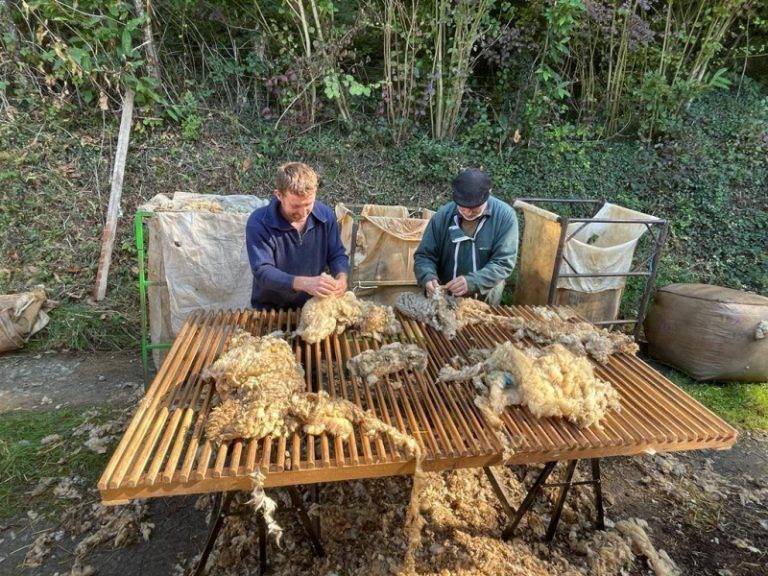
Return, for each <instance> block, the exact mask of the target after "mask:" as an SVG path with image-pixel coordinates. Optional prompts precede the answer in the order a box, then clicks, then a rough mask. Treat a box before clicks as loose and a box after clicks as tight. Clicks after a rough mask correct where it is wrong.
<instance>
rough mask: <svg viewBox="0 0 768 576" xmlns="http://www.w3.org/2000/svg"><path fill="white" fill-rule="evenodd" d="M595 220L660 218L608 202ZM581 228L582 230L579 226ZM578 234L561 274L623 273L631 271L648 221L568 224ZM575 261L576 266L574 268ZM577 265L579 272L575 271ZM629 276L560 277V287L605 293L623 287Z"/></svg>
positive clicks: (567, 247) (566, 251) (567, 250)
mask: <svg viewBox="0 0 768 576" xmlns="http://www.w3.org/2000/svg"><path fill="white" fill-rule="evenodd" d="M593 218H595V219H613V220H616V219H621V220H656V218H655V217H653V216H649V215H648V214H643V213H642V212H637V211H635V210H630V209H629V208H624V207H622V206H617V205H616V204H609V203H606V204H604V205H603V207H602V208H601V209H600V210H599V211H598V212H597V214H595V215H594V216H593ZM579 228H581V229H579ZM576 230H578V232H576V234H575V235H574V236H573V238H571V239H570V240H568V241H567V242H566V243H565V246H564V247H563V262H562V264H561V265H560V273H561V274H573V273H574V272H578V273H580V274H623V273H625V272H629V270H630V268H631V266H632V257H633V256H634V253H635V247H636V246H637V242H638V241H639V240H640V238H641V237H642V235H643V234H644V233H645V232H646V231H647V228H646V226H645V225H644V224H624V223H622V224H611V223H590V224H587V225H586V226H584V223H583V222H574V223H571V224H569V225H568V233H567V234H568V236H566V237H569V236H570V235H571V234H573V233H574V232H575V231H576ZM569 263H570V264H572V265H573V267H571V265H569ZM574 268H575V271H574ZM625 283H626V277H622V276H616V277H608V278H595V277H591V278H560V279H558V283H557V287H558V288H567V289H569V290H577V291H579V292H601V291H603V290H611V289H615V288H623V287H624V284H625Z"/></svg>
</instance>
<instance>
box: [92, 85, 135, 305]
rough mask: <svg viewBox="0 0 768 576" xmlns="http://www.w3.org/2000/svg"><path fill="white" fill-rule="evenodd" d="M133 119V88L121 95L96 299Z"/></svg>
mask: <svg viewBox="0 0 768 576" xmlns="http://www.w3.org/2000/svg"><path fill="white" fill-rule="evenodd" d="M132 120H133V90H131V89H128V90H127V91H126V93H125V96H124V97H123V114H122V116H121V118H120V133H119V134H118V137H117V149H116V150H115V162H114V164H113V165H112V187H111V190H110V193H109V208H108V209H107V220H106V223H105V224H104V234H103V235H102V238H101V257H100V258H99V269H98V271H97V272H96V286H95V287H94V291H93V297H94V299H95V300H96V301H99V300H103V299H104V296H105V294H106V293H107V275H108V274H109V266H110V264H111V262H112V247H113V246H114V245H115V233H116V231H117V217H118V214H119V212H120V197H121V196H122V194H123V177H124V176H125V159H126V157H127V156H128V141H129V140H130V138H131V122H132Z"/></svg>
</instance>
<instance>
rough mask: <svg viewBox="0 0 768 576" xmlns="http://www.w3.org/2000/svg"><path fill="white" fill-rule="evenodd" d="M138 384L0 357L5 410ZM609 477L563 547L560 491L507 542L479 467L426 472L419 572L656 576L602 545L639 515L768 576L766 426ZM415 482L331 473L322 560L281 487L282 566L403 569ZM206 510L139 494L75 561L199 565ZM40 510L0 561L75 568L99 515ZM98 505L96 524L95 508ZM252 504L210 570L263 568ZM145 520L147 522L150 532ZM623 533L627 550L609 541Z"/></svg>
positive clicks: (567, 528)
mask: <svg viewBox="0 0 768 576" xmlns="http://www.w3.org/2000/svg"><path fill="white" fill-rule="evenodd" d="M141 383H142V370H141V364H140V362H139V361H138V358H137V356H136V355H135V354H134V353H112V354H91V355H70V354H50V355H49V354H43V355H41V356H34V357H33V356H27V355H16V356H8V357H2V358H0V412H7V411H11V410H45V409H55V407H57V406H83V407H86V406H100V405H101V406H104V405H108V406H110V407H112V408H116V407H122V406H125V407H128V406H129V405H130V404H131V403H133V402H134V400H133V398H135V395H136V393H137V392H138V387H140V386H141ZM585 468H586V467H585ZM499 472H500V474H502V476H503V477H504V478H505V479H506V481H507V489H508V492H509V495H510V498H511V499H512V501H513V503H514V504H515V505H517V504H518V503H519V502H520V501H521V499H522V497H523V496H524V493H525V492H524V485H523V484H521V483H520V482H519V481H518V480H517V478H516V476H515V474H514V473H513V472H519V471H511V470H499ZM530 476H532V475H531V474H529V477H530ZM603 480H604V493H605V499H606V514H607V518H608V528H609V529H608V530H607V531H606V532H604V533H600V532H596V531H593V530H591V529H590V528H588V525H589V523H590V518H591V514H592V510H591V492H590V491H589V490H588V489H587V488H584V487H579V489H577V490H575V491H574V493H573V498H572V499H571V500H569V503H568V505H567V507H566V510H565V513H564V515H563V521H562V523H561V525H560V528H559V530H558V534H557V536H556V539H555V542H554V543H553V544H552V545H545V544H543V543H542V541H541V539H540V534H541V533H543V530H544V529H545V528H546V522H547V519H548V514H549V510H550V503H549V502H548V501H542V502H540V503H539V505H537V507H536V508H535V510H534V512H535V513H534V514H532V515H530V516H529V517H527V518H526V519H525V520H524V521H523V522H522V524H521V525H520V529H519V537H518V538H516V539H515V540H514V541H513V542H512V543H509V544H506V543H502V542H501V541H500V539H499V535H500V531H501V529H502V528H503V526H504V523H505V522H504V516H503V513H502V511H501V508H500V506H499V505H498V502H497V501H496V500H495V499H494V498H493V495H492V494H493V493H492V491H491V489H490V485H489V484H488V481H487V480H486V478H485V476H484V475H483V474H482V472H480V471H460V472H450V473H445V474H443V475H428V478H427V481H426V484H427V487H426V492H425V501H426V502H427V504H422V512H423V516H424V519H425V527H424V530H423V533H422V545H421V547H420V549H419V550H418V552H417V554H416V569H417V571H418V572H419V573H420V574H434V575H440V576H446V575H452V574H467V575H469V574H488V575H490V574H499V575H501V574H526V575H538V574H542V575H543V574H596V575H601V574H630V575H639V574H653V573H657V574H658V573H659V572H658V570H657V571H656V572H654V569H653V566H652V565H651V563H649V561H648V559H647V557H646V556H645V555H643V554H641V553H637V552H636V551H635V552H636V553H635V554H631V556H632V560H627V561H626V562H623V563H619V564H617V565H615V566H614V565H610V566H609V565H607V564H606V563H605V562H603V560H604V559H603V558H602V556H600V554H601V552H600V550H603V552H604V553H606V554H607V555H608V557H614V556H616V557H618V555H619V552H620V550H624V548H621V546H623V545H621V543H620V539H618V537H617V538H614V539H612V538H613V536H616V535H617V534H619V532H618V531H617V528H615V527H614V526H619V525H620V524H622V522H623V521H626V520H629V519H633V518H637V519H641V520H644V521H646V522H647V524H648V528H647V530H646V531H647V533H648V535H649V536H650V540H651V542H652V543H653V545H654V546H655V547H656V548H657V549H659V550H662V549H663V550H664V551H666V553H667V554H668V555H669V557H670V558H671V559H672V560H673V561H674V563H675V564H676V565H677V568H678V569H679V573H681V574H692V575H697V576H698V575H713V576H752V575H758V576H759V575H768V435H766V434H765V433H748V432H745V433H742V435H741V437H740V439H739V441H738V443H737V444H736V447H735V448H734V449H733V450H731V451H725V452H714V451H700V452H692V453H686V454H678V455H647V456H643V457H640V458H634V459H631V458H614V459H607V460H604V461H603ZM410 484H411V480H410V479H408V478H393V479H383V480H372V481H364V482H349V483H343V484H337V485H327V486H323V487H322V488H321V492H320V506H318V507H317V508H315V509H314V511H316V512H318V513H319V516H320V518H321V525H322V528H323V541H324V545H325V547H326V551H327V552H328V554H327V557H326V558H322V559H318V558H315V557H313V556H312V554H311V551H310V548H309V546H308V544H307V541H306V539H305V537H304V535H303V533H302V532H301V528H300V526H299V524H298V522H297V521H296V519H295V516H294V514H293V513H292V512H291V510H290V509H289V506H288V505H287V499H285V497H284V495H282V493H281V492H276V493H272V495H273V496H274V497H275V499H276V500H277V502H278V514H277V520H278V522H279V523H280V524H281V525H282V526H283V528H284V530H285V532H284V536H283V542H282V547H281V548H279V549H278V548H276V546H275V545H274V544H271V545H270V549H271V557H270V560H271V564H272V573H273V574H279V575H288V574H318V575H322V576H334V575H336V576H342V575H345V574H391V573H397V572H398V570H399V568H400V567H401V566H400V561H401V560H402V556H403V553H404V550H403V546H404V535H403V534H402V532H403V523H404V522H403V518H404V513H405V508H406V506H407V504H408V495H409V492H410ZM30 488H32V487H30ZM77 489H78V490H79V492H80V494H81V495H82V497H81V498H80V499H78V500H77V501H76V502H77V505H78V506H80V510H81V511H82V510H84V509H85V508H87V507H89V506H90V502H94V503H95V502H97V500H98V496H97V493H96V491H95V487H93V486H77ZM84 507H85V508H84ZM111 510H114V509H111ZM208 510H209V503H208V502H207V501H206V500H198V499H197V498H193V497H187V498H167V499H159V500H151V501H148V502H147V506H146V508H143V507H134V508H132V509H130V510H129V512H130V513H131V514H133V516H131V520H132V521H133V520H135V523H134V524H131V526H134V527H140V529H139V530H138V531H137V532H136V533H135V534H132V536H133V537H130V538H128V537H126V538H124V539H122V540H121V539H120V538H119V537H112V536H114V535H112V536H110V537H108V538H106V540H105V541H104V542H102V543H99V544H98V545H96V546H95V547H93V549H92V550H91V551H90V552H89V553H88V554H87V555H86V556H85V559H84V561H83V565H84V568H83V570H82V571H80V572H72V574H81V575H82V574H92V573H96V574H104V575H117V576H122V575H129V574H130V575H133V574H142V575H149V576H153V575H158V576H159V575H168V574H173V575H179V576H180V575H182V574H187V573H189V568H190V566H192V565H193V560H194V557H195V555H196V554H198V552H199V551H200V549H201V548H202V546H203V543H204V541H205V536H206V531H207V529H206V525H205V523H206V515H207V511H208ZM31 512H32V514H28V513H25V514H20V515H18V517H13V518H0V574H2V575H6V574H7V575H11V574H20V575H31V574H35V575H37V574H39V575H43V576H52V575H55V574H59V575H61V576H64V575H65V574H70V570H71V568H72V566H73V560H74V558H73V553H74V550H75V548H76V546H77V545H78V543H80V542H81V541H82V539H83V538H84V537H85V536H87V535H88V534H90V533H91V532H92V531H93V528H88V527H87V526H88V525H87V524H86V520H78V517H77V516H75V517H74V520H73V518H71V517H68V515H67V514H64V515H57V516H55V517H50V516H48V517H46V516H45V515H40V516H38V517H35V514H34V511H31ZM85 517H87V518H88V522H94V520H93V518H94V516H93V514H92V513H91V512H88V513H87V514H86V516H85ZM252 517H253V515H252V514H250V515H246V516H245V517H244V520H241V519H238V518H237V517H233V519H232V520H231V521H230V523H229V524H228V526H226V527H225V529H224V531H223V532H222V537H221V538H220V546H218V547H217V549H216V550H215V552H214V554H213V556H212V559H211V570H210V571H209V574H249V573H255V566H256V564H255V557H256V556H255V546H254V545H253V541H254V538H252V536H253V535H255V524H254V523H253V521H252ZM78 522H79V523H80V525H79V526H78ZM95 524H96V526H98V521H95ZM89 530H90V531H91V532H89ZM141 532H146V539H145V538H144V537H142V534H141ZM41 534H50V535H51V538H50V542H49V548H50V551H49V552H47V553H46V554H45V555H44V557H43V561H42V564H41V565H40V566H37V567H24V566H22V564H23V562H24V558H25V556H26V555H27V553H28V552H29V550H30V547H31V546H32V544H33V542H34V541H35V539H37V538H38V537H39V536H40V535H41ZM136 540H138V541H137V542H135V541H136ZM115 543H117V544H118V547H115V546H114V544H115ZM611 543H613V544H611ZM608 544H610V545H608ZM614 544H616V545H617V546H618V548H615V549H614V548H612V547H611V546H613V545H614ZM627 550H628V549H627ZM595 551H597V552H598V554H597V555H595V554H594V553H593V552H595ZM608 564H610V562H609V563H608ZM91 569H92V570H93V572H91V571H90V570H91Z"/></svg>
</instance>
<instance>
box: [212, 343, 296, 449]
mask: <svg viewBox="0 0 768 576" xmlns="http://www.w3.org/2000/svg"><path fill="white" fill-rule="evenodd" d="M205 377H210V378H213V379H214V381H215V383H216V392H218V395H219V399H220V404H219V405H218V406H216V407H215V408H213V410H211V413H210V415H209V416H208V421H207V423H206V434H207V435H208V437H209V438H211V439H212V440H214V441H216V442H224V441H227V440H232V439H234V438H263V437H264V436H266V435H268V434H271V435H273V436H275V437H281V436H286V435H288V434H289V433H290V432H291V431H292V430H291V429H289V427H288V425H287V423H286V422H285V418H284V416H285V414H286V411H287V408H288V404H289V403H290V400H291V396H292V395H293V394H294V393H296V392H301V391H303V390H304V387H305V384H304V370H303V369H302V367H301V365H300V364H299V363H298V362H296V357H295V356H294V353H293V350H291V347H290V346H289V345H288V343H287V342H286V341H285V340H281V339H279V338H275V337H274V336H263V337H256V336H253V335H251V334H249V333H248V332H245V331H242V330H238V331H236V332H235V334H234V335H233V336H232V338H231V340H230V343H229V349H228V350H227V352H225V353H224V354H223V355H222V356H221V357H220V358H219V359H218V360H216V362H214V363H213V364H212V365H211V366H210V367H209V368H208V369H207V370H206V372H205Z"/></svg>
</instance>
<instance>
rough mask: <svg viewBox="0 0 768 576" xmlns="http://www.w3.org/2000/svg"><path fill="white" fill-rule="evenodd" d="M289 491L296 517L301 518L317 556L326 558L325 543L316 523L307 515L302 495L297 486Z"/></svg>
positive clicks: (289, 488)
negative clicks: (321, 539)
mask: <svg viewBox="0 0 768 576" xmlns="http://www.w3.org/2000/svg"><path fill="white" fill-rule="evenodd" d="M287 489H288V494H289V495H290V497H291V503H292V504H293V507H294V509H295V510H296V515H297V516H298V517H299V521H300V522H301V525H302V527H303V528H304V531H305V532H306V533H307V536H309V541H310V543H311V544H312V549H313V550H314V552H315V554H316V555H317V556H320V557H323V556H325V550H324V549H323V543H322V542H321V541H320V533H319V532H318V531H317V530H316V528H315V523H313V522H312V520H311V519H310V517H309V514H307V509H306V508H305V506H304V500H303V499H302V497H301V494H299V491H298V490H297V489H296V486H288V487H287Z"/></svg>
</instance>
